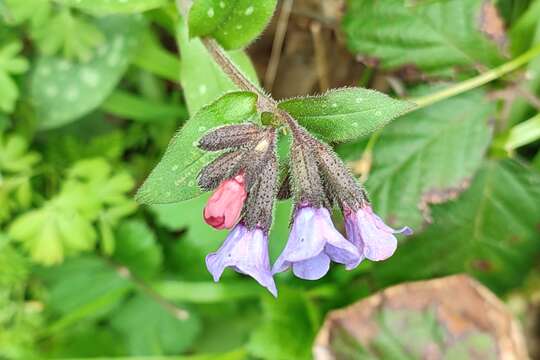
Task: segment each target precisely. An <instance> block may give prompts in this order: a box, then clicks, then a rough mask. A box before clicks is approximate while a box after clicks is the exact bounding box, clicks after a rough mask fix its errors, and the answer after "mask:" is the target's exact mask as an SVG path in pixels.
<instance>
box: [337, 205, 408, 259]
mask: <svg viewBox="0 0 540 360" xmlns="http://www.w3.org/2000/svg"><path fill="white" fill-rule="evenodd" d="M344 215H345V230H346V232H347V238H348V239H349V241H350V242H352V243H353V244H354V245H355V246H356V248H357V249H358V251H359V252H360V255H361V258H360V261H362V260H363V259H364V258H367V259H369V260H373V261H380V260H385V259H388V258H389V257H390V256H392V254H394V252H395V251H396V248H397V239H396V237H395V236H394V234H397V233H402V234H405V235H411V234H412V230H411V229H410V228H408V227H404V228H402V229H399V230H395V229H392V228H391V227H389V226H388V225H386V224H385V223H384V222H383V221H382V220H381V218H380V217H378V216H377V215H376V214H375V213H373V210H372V209H371V206H369V205H368V206H365V207H361V208H359V209H358V210H357V211H356V212H353V211H351V210H349V209H346V210H345V211H344ZM360 261H359V262H358V264H359V263H360ZM358 264H356V265H358Z"/></svg>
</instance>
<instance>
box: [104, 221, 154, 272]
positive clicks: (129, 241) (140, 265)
mask: <svg viewBox="0 0 540 360" xmlns="http://www.w3.org/2000/svg"><path fill="white" fill-rule="evenodd" d="M114 258H115V259H116V260H118V262H120V263H121V264H122V265H125V266H127V267H128V268H129V269H130V270H131V271H132V272H133V273H135V274H136V275H137V276H141V277H149V276H152V275H155V274H156V272H157V271H158V270H159V269H160V266H161V261H162V254H161V247H160V246H159V245H158V243H157V241H156V236H155V234H154V233H153V231H152V229H150V228H149V227H148V225H147V224H146V223H145V222H143V221H140V220H128V221H125V222H123V223H121V224H120V226H118V229H117V230H116V251H115V253H114Z"/></svg>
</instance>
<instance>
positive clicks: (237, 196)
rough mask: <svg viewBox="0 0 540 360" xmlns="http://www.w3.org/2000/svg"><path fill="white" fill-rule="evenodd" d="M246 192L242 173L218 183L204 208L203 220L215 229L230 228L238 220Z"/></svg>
mask: <svg viewBox="0 0 540 360" xmlns="http://www.w3.org/2000/svg"><path fill="white" fill-rule="evenodd" d="M246 197H247V192H246V185H245V182H244V174H243V173H240V174H238V175H236V176H235V177H234V178H232V179H227V180H224V181H222V182H221V184H219V186H218V188H217V189H216V191H215V192H214V194H213V195H212V196H211V197H210V199H208V202H207V203H206V207H205V208H204V213H203V215H204V221H206V223H207V224H208V225H210V226H212V227H214V228H216V229H219V230H221V229H231V228H232V227H233V226H234V225H235V224H236V223H237V222H238V220H239V218H240V212H241V211H242V207H243V206H244V201H245V200H246Z"/></svg>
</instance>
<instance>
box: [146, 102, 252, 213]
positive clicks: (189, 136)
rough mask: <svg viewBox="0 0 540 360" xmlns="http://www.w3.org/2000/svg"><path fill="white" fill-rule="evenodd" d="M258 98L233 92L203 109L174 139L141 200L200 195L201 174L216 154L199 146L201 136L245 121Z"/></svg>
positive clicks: (161, 200) (152, 201)
mask: <svg viewBox="0 0 540 360" xmlns="http://www.w3.org/2000/svg"><path fill="white" fill-rule="evenodd" d="M256 101H257V96H256V95H255V94H253V93H248V92H233V93H229V94H227V95H225V96H223V97H221V98H220V99H218V100H217V101H215V102H214V103H212V104H211V105H208V106H206V107H204V108H203V109H201V110H199V111H198V112H197V113H196V114H195V116H193V118H192V119H190V120H189V121H188V122H187V123H186V125H184V127H183V128H182V129H181V130H180V131H179V132H178V133H177V135H176V136H175V137H174V138H173V139H172V141H171V143H170V144H169V147H168V148H167V151H166V152H165V155H163V158H162V159H161V161H160V162H159V164H158V165H157V166H156V167H155V168H154V170H153V171H152V173H151V174H150V175H149V176H148V179H146V181H145V182H144V184H143V185H142V187H141V188H140V189H139V191H138V193H137V199H138V201H140V202H142V203H146V204H159V203H172V202H178V201H183V200H188V199H191V198H194V197H196V196H198V195H200V194H201V193H202V191H201V190H200V189H199V186H198V185H197V176H198V174H199V171H200V170H201V168H202V167H203V166H205V165H206V164H208V163H209V162H210V161H212V159H214V158H215V157H216V154H214V153H208V152H205V151H202V150H200V149H199V148H197V142H198V140H199V139H200V138H201V137H202V135H203V134H205V133H206V132H207V131H208V130H210V129H212V128H214V127H217V126H220V125H224V124H235V123H241V122H245V121H247V120H249V119H250V118H252V117H253V116H255V114H256Z"/></svg>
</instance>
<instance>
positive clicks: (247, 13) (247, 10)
mask: <svg viewBox="0 0 540 360" xmlns="http://www.w3.org/2000/svg"><path fill="white" fill-rule="evenodd" d="M254 10H255V9H254V8H253V6H250V7H248V8H247V9H246V12H245V13H244V14H246V16H249V15H251V14H253V11H254Z"/></svg>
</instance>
